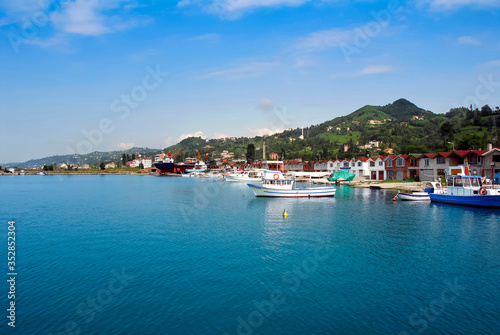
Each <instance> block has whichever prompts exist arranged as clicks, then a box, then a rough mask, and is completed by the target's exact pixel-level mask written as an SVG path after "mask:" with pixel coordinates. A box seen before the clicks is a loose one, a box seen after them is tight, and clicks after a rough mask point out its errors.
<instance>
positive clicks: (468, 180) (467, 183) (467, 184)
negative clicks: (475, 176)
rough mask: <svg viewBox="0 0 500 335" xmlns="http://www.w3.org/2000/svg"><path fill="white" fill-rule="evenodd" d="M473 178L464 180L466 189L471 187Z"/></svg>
mask: <svg viewBox="0 0 500 335" xmlns="http://www.w3.org/2000/svg"><path fill="white" fill-rule="evenodd" d="M471 179H472V178H463V179H462V181H463V183H464V187H470V181H471Z"/></svg>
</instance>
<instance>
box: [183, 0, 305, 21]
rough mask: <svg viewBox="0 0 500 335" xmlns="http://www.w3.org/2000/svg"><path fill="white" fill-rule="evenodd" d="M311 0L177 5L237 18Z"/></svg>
mask: <svg viewBox="0 0 500 335" xmlns="http://www.w3.org/2000/svg"><path fill="white" fill-rule="evenodd" d="M309 1H311V0H207V1H205V0H181V1H179V2H178V3H177V6H178V7H188V6H192V5H198V6H201V7H202V8H203V9H204V10H205V11H206V12H207V13H210V14H215V15H219V16H221V17H223V18H226V19H237V18H239V17H241V16H242V15H243V14H245V13H246V12H248V11H252V10H255V9H258V8H266V7H281V6H287V7H298V6H301V5H303V4H305V3H307V2H309Z"/></svg>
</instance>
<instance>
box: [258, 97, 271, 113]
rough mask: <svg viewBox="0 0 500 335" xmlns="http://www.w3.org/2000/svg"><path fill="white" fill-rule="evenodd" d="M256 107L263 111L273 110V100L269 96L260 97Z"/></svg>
mask: <svg viewBox="0 0 500 335" xmlns="http://www.w3.org/2000/svg"><path fill="white" fill-rule="evenodd" d="M256 108H257V109H260V110H261V111H264V112H271V111H273V110H274V102H273V100H271V99H270V98H262V99H260V102H259V104H258V105H257V107H256Z"/></svg>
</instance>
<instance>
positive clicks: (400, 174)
mask: <svg viewBox="0 0 500 335" xmlns="http://www.w3.org/2000/svg"><path fill="white" fill-rule="evenodd" d="M409 157H410V156H409V155H389V156H387V158H386V159H385V169H386V170H387V178H388V179H393V180H394V179H395V180H405V179H406V178H408V168H409V166H410V160H409V159H408V158H409Z"/></svg>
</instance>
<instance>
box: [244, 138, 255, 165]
mask: <svg viewBox="0 0 500 335" xmlns="http://www.w3.org/2000/svg"><path fill="white" fill-rule="evenodd" d="M245 157H246V159H247V163H249V164H251V163H253V161H254V160H255V145H254V144H253V143H250V144H249V145H247V153H246V155H245Z"/></svg>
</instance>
